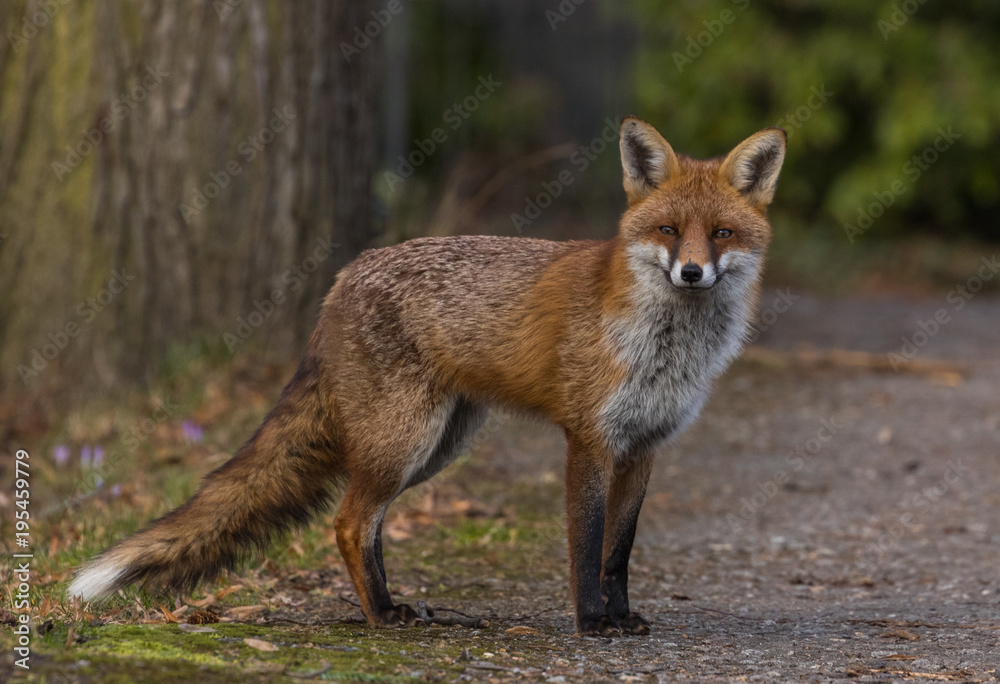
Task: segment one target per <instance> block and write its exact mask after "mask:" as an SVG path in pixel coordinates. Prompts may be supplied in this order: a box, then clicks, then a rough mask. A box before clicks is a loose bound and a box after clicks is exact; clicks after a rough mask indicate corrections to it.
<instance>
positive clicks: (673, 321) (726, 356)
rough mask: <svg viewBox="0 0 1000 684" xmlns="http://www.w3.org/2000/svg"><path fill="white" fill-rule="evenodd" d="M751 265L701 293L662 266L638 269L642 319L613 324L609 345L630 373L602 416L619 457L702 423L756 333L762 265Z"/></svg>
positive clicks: (637, 314) (750, 260)
mask: <svg viewBox="0 0 1000 684" xmlns="http://www.w3.org/2000/svg"><path fill="white" fill-rule="evenodd" d="M732 261H733V260H730V262H731V263H732ZM745 261H746V263H742V264H739V266H736V267H731V268H730V269H728V272H727V273H725V275H723V277H722V280H721V281H720V282H719V283H718V284H717V285H716V286H715V287H714V288H712V289H711V290H710V291H707V292H701V293H686V292H679V291H676V290H674V289H673V286H671V285H670V284H669V283H667V282H666V280H665V276H664V273H663V271H662V269H661V268H659V267H657V268H653V269H646V268H640V269H636V270H637V272H636V276H637V280H638V281H639V288H638V290H637V292H638V295H637V297H636V304H637V307H636V310H635V314H633V315H631V316H629V317H626V318H622V319H618V320H610V321H608V322H607V342H608V343H609V344H610V345H611V347H612V348H613V349H615V350H616V353H617V355H618V357H619V359H620V361H621V362H622V364H623V365H625V367H626V368H627V369H628V375H627V377H626V379H625V381H624V382H623V383H622V385H621V386H620V387H619V388H618V389H617V390H616V391H615V392H614V393H613V394H612V396H611V398H610V399H609V400H608V401H607V403H606V404H605V406H604V408H603V409H602V411H601V416H600V425H601V429H602V432H603V433H604V435H605V439H606V440H607V444H608V446H609V447H610V448H611V450H612V452H613V453H614V454H615V455H616V456H618V457H625V456H628V455H630V454H633V453H635V452H636V451H639V450H644V449H650V448H653V447H654V446H656V444H658V443H660V442H662V441H664V440H666V439H669V438H671V437H672V436H675V435H677V434H679V433H680V432H682V431H683V430H684V429H685V428H686V427H688V426H689V425H690V424H691V423H692V422H693V421H694V419H695V418H697V416H698V414H699V412H700V411H701V409H702V406H704V404H705V400H706V399H707V397H708V392H709V390H710V388H711V384H712V381H713V380H714V379H715V378H716V377H718V376H719V374H721V373H722V372H723V371H724V370H725V369H726V367H728V365H729V363H730V362H731V361H732V360H733V359H734V358H735V357H736V355H738V354H739V352H740V350H741V348H742V345H743V339H744V338H745V335H746V332H747V330H748V324H749V319H750V315H751V311H750V306H751V299H752V291H753V286H754V282H755V281H756V278H757V273H758V268H759V260H758V259H757V258H756V257H752V256H750V255H747V259H746V260H745Z"/></svg>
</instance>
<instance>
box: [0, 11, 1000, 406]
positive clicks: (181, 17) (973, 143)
mask: <svg viewBox="0 0 1000 684" xmlns="http://www.w3.org/2000/svg"><path fill="white" fill-rule="evenodd" d="M0 23H2V29H3V34H4V35H3V39H2V40H0V121H2V125H0V376H2V383H3V385H2V390H0V394H2V395H3V396H5V397H8V401H9V402H13V403H9V404H7V405H6V408H7V410H11V411H12V410H15V409H17V410H21V408H22V407H23V403H22V402H21V401H20V400H14V399H10V397H13V396H24V393H25V392H27V394H28V395H29V396H31V397H35V398H38V397H41V398H42V399H41V400H42V401H43V402H46V403H51V402H57V403H58V401H60V400H62V399H65V400H66V401H71V402H78V401H79V400H81V399H87V398H89V397H93V396H95V395H100V394H102V393H108V392H113V391H117V389H121V388H132V387H136V386H141V385H143V384H144V383H148V382H150V380H151V379H153V378H156V377H159V376H160V374H162V373H164V372H169V371H170V369H171V368H176V367H177V366H178V364H180V365H181V366H183V365H184V364H187V363H189V362H190V360H191V359H198V358H208V359H210V360H211V361H212V362H213V363H221V364H225V363H228V362H229V361H231V360H232V359H233V358H234V357H236V356H239V355H240V354H243V353H245V352H248V351H252V352H253V353H255V354H260V355H262V358H264V359H268V360H272V361H288V360H293V359H295V358H297V357H298V355H299V354H300V352H301V349H302V347H303V345H304V340H305V339H306V337H307V335H308V333H309V331H310V330H311V329H312V327H313V325H314V322H315V319H316V314H317V311H318V304H319V301H320V299H321V297H322V296H323V294H324V293H325V292H326V290H327V289H328V288H329V286H330V285H331V283H332V281H333V277H334V275H335V273H336V271H337V269H338V268H340V267H341V266H342V265H343V264H345V263H347V262H348V261H350V260H351V259H352V258H353V257H354V256H355V255H356V254H357V253H358V252H359V251H360V250H362V249H364V248H366V247H369V246H377V245H384V244H389V243H393V242H397V241H399V240H403V239H408V238H412V237H416V236H420V235H448V234H455V233H491V234H501V235H518V234H520V235H525V236H531V237H547V238H555V239H568V238H577V237H580V238H593V237H597V238H606V237H609V236H611V235H612V234H613V233H614V231H615V226H616V221H617V217H618V216H619V214H620V212H621V211H622V210H623V208H624V193H623V191H622V189H621V182H620V166H619V157H618V152H617V140H616V129H617V123H618V121H619V120H620V119H621V117H623V116H624V115H626V114H637V115H639V116H641V117H642V118H644V119H646V120H648V121H649V122H651V123H653V124H654V125H655V126H657V127H658V128H659V129H660V130H661V131H662V132H663V134H664V135H665V137H666V138H667V139H668V140H669V141H670V142H671V143H672V144H673V146H674V147H675V149H677V150H678V151H682V152H684V153H688V154H690V155H693V156H713V155H717V154H722V153H724V152H725V151H727V150H729V149H730V148H731V147H732V146H734V145H735V144H736V143H737V142H739V141H740V140H742V139H743V138H744V137H746V136H747V135H749V134H750V133H752V132H754V131H756V130H758V129H760V128H762V127H765V126H772V125H780V126H783V127H784V128H785V129H786V130H787V131H788V133H789V136H790V137H789V150H788V158H787V162H786V165H785V168H784V171H783V173H782V177H781V187H780V191H779V193H778V196H777V199H776V201H775V203H774V205H773V210H772V223H773V225H774V227H775V232H776V237H775V240H774V243H773V251H772V253H771V255H770V261H769V266H768V278H769V279H770V280H771V281H772V282H774V283H780V284H791V285H794V286H795V287H796V288H799V289H805V290H809V291H812V292H815V293H821V294H826V295H863V296H866V297H869V296H879V295H882V294H885V293H900V292H902V293H904V294H906V295H920V294H924V295H926V294H928V293H931V292H937V291H941V292H945V291H947V289H948V288H949V287H951V286H953V285H954V284H955V283H956V282H961V281H962V280H964V279H965V278H966V277H967V276H968V274H969V273H970V272H972V271H971V270H970V269H974V268H975V266H976V264H977V263H978V261H979V259H980V258H981V256H982V254H984V253H989V252H988V251H987V247H984V245H988V244H996V243H998V242H1000V79H998V78H997V74H998V73H1000V51H998V50H997V47H996V46H997V42H998V38H1000V5H998V4H997V3H996V2H994V1H993V0H962V1H961V2H951V3H940V2H926V3H925V2H921V0H905V1H901V2H889V1H885V2H870V1H869V0H827V1H824V2H818V1H810V0H717V1H697V2H695V1H686V2H672V3H663V2H653V1H651V0H633V1H630V2H625V3H614V4H613V3H598V2H595V1H593V0H548V1H544V2H522V1H517V2H512V1H510V0H503V1H501V0H461V1H460V0H423V1H421V2H411V1H410V0H375V1H372V0H364V1H359V2H350V3H349V2H343V1H339V2H318V1H316V0H308V1H301V2H295V3H278V2H264V0H213V1H208V0H200V1H198V0H164V1H162V2H161V1H157V2H152V1H137V2H130V3H98V2H94V1H92V0H73V1H72V2H70V1H65V0H30V1H25V0H4V2H3V5H2V9H0ZM991 284H992V283H987V285H986V287H987V288H989V287H990V286H991ZM46 405H47V404H46Z"/></svg>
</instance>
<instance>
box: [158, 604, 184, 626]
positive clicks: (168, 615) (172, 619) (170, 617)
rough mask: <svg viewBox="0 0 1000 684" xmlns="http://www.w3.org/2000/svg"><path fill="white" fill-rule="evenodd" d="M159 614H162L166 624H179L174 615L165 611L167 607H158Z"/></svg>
mask: <svg viewBox="0 0 1000 684" xmlns="http://www.w3.org/2000/svg"><path fill="white" fill-rule="evenodd" d="M160 612H161V613H163V617H164V618H165V619H166V620H167V622H180V620H178V619H177V618H175V617H174V614H173V613H171V612H170V611H169V610H167V607H166V606H164V605H162V604H161V605H160Z"/></svg>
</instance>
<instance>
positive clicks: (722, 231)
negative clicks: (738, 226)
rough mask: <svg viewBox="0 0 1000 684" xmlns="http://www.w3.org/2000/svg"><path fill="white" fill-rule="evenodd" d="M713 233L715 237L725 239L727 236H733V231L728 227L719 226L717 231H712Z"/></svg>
mask: <svg viewBox="0 0 1000 684" xmlns="http://www.w3.org/2000/svg"><path fill="white" fill-rule="evenodd" d="M712 235H713V236H714V237H717V238H723V239H725V238H730V237H732V236H733V231H731V230H729V229H728V228H719V229H718V230H717V231H715V232H714V233H712Z"/></svg>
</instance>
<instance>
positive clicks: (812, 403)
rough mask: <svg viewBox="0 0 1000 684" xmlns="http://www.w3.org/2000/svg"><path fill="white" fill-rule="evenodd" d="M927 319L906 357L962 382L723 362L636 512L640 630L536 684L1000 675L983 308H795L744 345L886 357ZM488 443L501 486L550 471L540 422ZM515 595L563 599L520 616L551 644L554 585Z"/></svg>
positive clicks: (579, 650) (999, 523)
mask: <svg viewBox="0 0 1000 684" xmlns="http://www.w3.org/2000/svg"><path fill="white" fill-rule="evenodd" d="M940 308H946V309H947V310H948V312H949V313H950V320H949V321H948V322H947V323H945V324H944V325H942V326H941V327H940V330H939V331H938V332H937V334H935V335H933V336H931V337H930V338H929V340H928V341H927V342H926V344H924V345H923V346H920V348H919V349H918V350H917V351H918V353H917V357H918V358H926V359H938V360H948V361H954V362H956V363H959V364H962V365H963V366H964V367H965V371H964V377H962V378H960V379H959V378H956V377H955V376H953V375H944V376H937V375H927V374H911V373H892V372H889V371H882V372H877V371H870V370H864V369H845V368H803V367H798V366H788V367H772V366H770V365H764V364H761V363H752V362H748V361H743V362H741V363H739V364H738V365H737V366H736V367H735V368H733V369H732V370H731V371H730V372H729V373H728V374H727V375H726V376H725V378H724V379H723V380H722V381H721V382H720V383H719V385H718V387H717V389H716V391H715V393H714V397H713V399H712V400H711V402H710V403H709V405H708V407H707V408H706V410H705V412H704V414H703V417H702V419H701V421H700V422H699V423H698V424H697V425H696V426H695V427H694V428H692V429H691V430H690V431H689V432H688V433H687V434H686V435H684V436H683V437H682V438H681V439H679V440H678V441H677V442H676V443H675V444H673V445H672V446H670V447H667V448H665V449H664V450H663V453H662V454H661V456H660V459H659V461H658V463H657V467H656V470H655V472H654V476H653V480H652V482H651V485H650V489H649V494H648V498H647V502H646V505H645V507H644V508H643V512H642V517H641V520H640V526H639V531H638V535H637V542H636V550H635V552H634V555H633V561H632V563H633V565H632V588H631V595H632V597H633V603H634V605H635V607H637V608H638V610H640V612H642V613H643V614H645V615H646V617H647V618H649V619H650V621H651V622H652V624H653V630H654V631H653V634H652V635H651V636H649V637H629V638H624V639H618V640H598V639H581V638H579V637H567V640H566V642H565V644H564V645H566V646H567V647H568V648H570V649H571V650H572V651H573V652H574V653H575V655H574V658H575V659H574V660H571V661H566V662H567V665H566V667H565V668H564V669H563V670H562V671H561V673H560V670H559V669H558V668H556V669H554V670H548V671H546V675H545V676H546V677H547V678H550V679H551V678H556V681H558V678H559V677H566V678H567V680H580V681H583V680H594V679H619V680H620V679H625V680H629V679H631V678H633V677H638V678H640V680H643V681H649V680H657V679H658V680H663V681H674V680H679V679H691V680H694V681H792V680H807V681H843V680H853V681H895V680H903V679H924V680H927V681H969V682H976V681H993V680H997V679H1000V429H998V428H1000V393H998V386H1000V344H998V343H1000V301H998V300H996V299H992V300H988V299H987V298H985V297H983V298H979V299H975V300H973V301H972V302H970V303H969V305H968V306H965V307H964V308H963V309H962V310H961V311H955V310H954V309H953V307H951V305H949V304H947V303H946V300H945V299H944V298H943V297H942V298H941V300H940V301H934V300H931V301H919V302H912V301H903V300H880V301H858V300H852V301H824V300H819V299H813V298H808V297H802V298H801V299H800V300H798V301H797V302H795V304H794V305H793V306H792V307H791V309H790V310H789V311H787V312H785V313H783V314H781V315H780V316H778V318H777V320H776V321H774V323H773V324H772V325H771V326H770V327H769V329H768V330H767V331H766V332H765V333H764V334H763V335H762V336H761V338H760V340H759V341H758V344H760V345H762V346H765V347H769V348H772V349H775V350H788V351H790V350H794V349H797V348H800V347H802V346H804V345H814V346H816V347H820V348H841V349H849V350H857V351H866V352H870V353H876V354H885V353H888V352H892V351H898V350H899V349H900V348H901V347H902V346H903V344H904V339H903V338H907V339H909V340H910V341H911V342H917V343H919V342H922V341H923V338H922V337H921V336H919V335H918V336H917V338H916V340H914V339H913V334H914V333H915V331H917V330H920V327H919V323H920V322H921V321H924V322H926V321H928V320H930V317H932V316H933V315H934V313H935V312H936V311H937V310H938V309H940ZM493 441H494V442H496V444H495V449H496V450H495V453H497V452H499V453H504V454H506V456H505V458H504V459H503V461H504V462H502V463H496V462H495V463H492V464H491V466H490V467H491V468H494V469H496V470H497V476H498V477H500V476H504V475H505V474H518V475H519V476H521V477H528V478H532V477H534V478H539V477H540V478H545V477H551V475H549V473H559V472H561V469H562V467H563V455H562V449H563V446H562V440H561V436H560V435H559V434H558V432H556V431H555V430H552V429H548V428H543V427H534V426H527V425H526V426H522V429H519V430H518V429H515V430H512V431H501V433H498V434H497V436H496V437H495V438H494V440H493ZM504 471H506V473H505V472H504ZM563 553H564V552H563ZM530 589H531V593H532V595H533V596H536V597H537V596H552V597H555V598H554V599H553V601H554V602H553V605H559V606H560V610H557V611H555V612H553V613H551V614H549V615H548V616H540V617H538V618H537V619H535V620H534V621H533V623H532V624H536V626H538V625H539V624H547V625H549V626H550V627H551V628H552V629H553V630H555V631H560V630H561V631H563V632H568V631H569V629H570V625H571V618H570V614H569V612H568V605H567V603H568V601H566V597H565V594H566V593H567V590H566V588H565V587H564V586H560V584H559V583H558V582H553V583H548V584H545V585H544V586H543V585H542V584H539V585H538V586H533V587H531V588H530ZM520 603H524V604H525V605H520ZM508 604H509V605H506V606H505V610H510V611H512V612H517V611H520V610H524V609H525V608H526V607H527V606H532V605H533V606H536V607H537V606H543V607H544V605H546V604H545V602H544V600H543V601H541V602H539V600H537V599H536V600H528V601H518V600H517V599H511V600H509V601H508ZM467 607H468V608H470V609H473V610H474V609H475V607H476V606H475V605H474V604H469V605H468V606H467ZM472 674H475V673H474V672H473V673H472Z"/></svg>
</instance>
